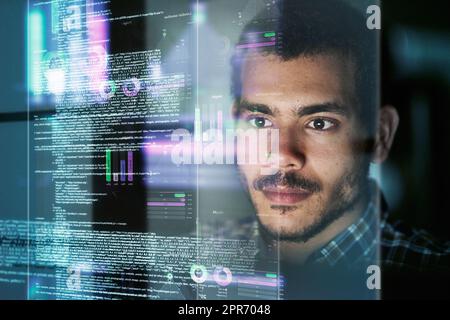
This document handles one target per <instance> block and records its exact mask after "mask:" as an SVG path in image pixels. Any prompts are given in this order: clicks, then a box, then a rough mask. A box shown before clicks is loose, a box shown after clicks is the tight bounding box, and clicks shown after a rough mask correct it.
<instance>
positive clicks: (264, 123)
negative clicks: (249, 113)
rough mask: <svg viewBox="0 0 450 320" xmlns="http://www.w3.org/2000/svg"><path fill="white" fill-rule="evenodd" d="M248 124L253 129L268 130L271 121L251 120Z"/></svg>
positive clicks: (264, 119)
mask: <svg viewBox="0 0 450 320" xmlns="http://www.w3.org/2000/svg"><path fill="white" fill-rule="evenodd" d="M248 122H249V123H250V124H251V125H252V126H254V127H255V128H268V127H271V126H272V125H273V124H272V122H271V121H269V120H267V119H266V118H262V117H256V118H252V119H250V120H249V121H248Z"/></svg>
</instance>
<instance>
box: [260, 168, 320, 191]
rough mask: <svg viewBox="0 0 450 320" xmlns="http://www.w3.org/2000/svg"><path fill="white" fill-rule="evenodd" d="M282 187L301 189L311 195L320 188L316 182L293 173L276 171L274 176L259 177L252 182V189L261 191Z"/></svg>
mask: <svg viewBox="0 0 450 320" xmlns="http://www.w3.org/2000/svg"><path fill="white" fill-rule="evenodd" d="M277 186H283V187H288V188H291V189H303V190H306V191H309V192H311V193H314V192H319V191H320V190H321V189H322V187H321V186H320V184H319V183H318V182H315V181H312V180H309V179H306V178H305V177H303V176H301V175H298V174H295V173H294V172H282V171H278V172H277V173H275V174H274V175H270V176H261V177H259V178H257V179H255V180H254V181H253V188H255V189H256V190H258V191H263V190H264V189H265V188H267V187H273V188H275V187H277Z"/></svg>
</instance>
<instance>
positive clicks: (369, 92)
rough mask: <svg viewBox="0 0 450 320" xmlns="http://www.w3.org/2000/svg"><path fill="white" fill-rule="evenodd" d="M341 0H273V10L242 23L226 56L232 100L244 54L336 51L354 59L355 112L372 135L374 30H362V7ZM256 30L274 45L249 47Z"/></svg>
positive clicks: (285, 55) (297, 54)
mask: <svg viewBox="0 0 450 320" xmlns="http://www.w3.org/2000/svg"><path fill="white" fill-rule="evenodd" d="M357 1H359V3H361V1H360V0H357ZM347 2H348V1H347ZM347 2H344V1H342V0H279V1H278V3H277V7H276V9H275V10H270V11H269V10H268V9H267V8H266V9H264V10H263V11H262V12H260V13H259V14H258V15H257V16H256V17H255V18H253V19H252V20H251V21H250V22H249V23H248V24H247V25H246V26H245V27H244V29H243V31H242V33H241V36H240V38H239V43H238V45H237V46H236V49H235V52H234V55H233V57H232V60H231V64H232V79H231V91H232V95H233V97H234V99H235V102H237V103H239V102H240V100H241V92H242V83H241V72H242V70H241V68H242V64H243V63H244V61H245V59H246V58H247V56H248V54H249V52H254V51H256V52H257V53H258V54H267V55H276V56H277V57H279V58H281V59H282V60H284V61H289V60H292V59H295V58H298V57H302V56H305V57H308V56H314V55H317V54H322V53H331V54H339V55H342V56H344V57H348V58H351V59H352V61H353V62H354V63H355V66H356V74H355V81H356V83H355V85H356V91H357V99H358V104H359V105H361V106H362V107H360V108H358V111H359V113H360V116H361V117H362V118H363V119H364V120H367V122H365V125H366V128H368V129H369V131H370V133H371V134H372V133H373V129H374V121H373V119H374V115H375V114H374V112H375V111H376V106H377V105H378V73H379V63H378V59H377V56H378V35H379V32H378V31H377V30H369V29H368V28H367V26H366V16H365V15H364V12H365V10H364V12H363V11H362V10H358V9H356V8H354V7H352V6H350V4H348V3H347ZM355 3H356V2H355ZM261 34H263V35H264V36H267V37H269V38H270V36H273V38H272V40H274V42H275V45H270V42H268V43H266V44H267V45H264V44H260V45H253V46H252V45H251V44H250V45H249V41H251V39H250V40H249V35H253V37H254V36H255V35H261ZM249 47H252V48H253V49H251V50H249ZM255 47H256V49H254V48H255ZM367 125H369V126H373V127H371V128H369V127H367Z"/></svg>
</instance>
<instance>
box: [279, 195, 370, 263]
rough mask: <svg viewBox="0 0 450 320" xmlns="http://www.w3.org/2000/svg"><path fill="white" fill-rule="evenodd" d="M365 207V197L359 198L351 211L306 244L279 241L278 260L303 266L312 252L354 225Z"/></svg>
mask: <svg viewBox="0 0 450 320" xmlns="http://www.w3.org/2000/svg"><path fill="white" fill-rule="evenodd" d="M366 205H367V199H366V197H360V199H358V200H357V202H356V203H355V205H353V206H352V207H351V209H349V210H347V211H346V212H345V213H344V214H342V215H341V216H340V217H339V218H338V219H337V220H335V221H334V222H333V223H331V224H330V225H328V226H327V227H326V228H325V229H324V230H322V231H321V232H320V233H318V234H317V235H315V236H314V237H312V238H311V239H309V240H308V241H306V242H295V241H281V242H280V243H279V250H280V259H281V260H284V261H286V262H290V263H294V264H304V263H305V261H306V260H307V259H308V258H309V256H310V255H311V254H312V253H313V252H315V251H317V250H318V249H320V248H321V247H323V246H324V245H326V244H327V243H329V242H330V241H331V240H332V239H333V238H335V237H336V236H337V235H338V234H340V233H341V232H342V231H344V230H345V229H347V228H348V227H349V226H350V225H352V224H353V223H355V222H356V221H357V220H358V219H359V218H360V216H361V214H362V213H363V211H364V209H365V206H366Z"/></svg>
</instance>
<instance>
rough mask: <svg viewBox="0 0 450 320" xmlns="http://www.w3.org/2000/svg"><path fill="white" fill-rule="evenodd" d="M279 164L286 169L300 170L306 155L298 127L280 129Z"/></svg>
mask: <svg viewBox="0 0 450 320" xmlns="http://www.w3.org/2000/svg"><path fill="white" fill-rule="evenodd" d="M279 161H280V162H279V166H280V168H281V169H285V170H300V169H302V168H303V167H304V166H305V162H306V157H305V152H304V147H303V143H302V139H301V137H300V135H299V132H298V129H297V128H288V129H283V130H280V149H279Z"/></svg>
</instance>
